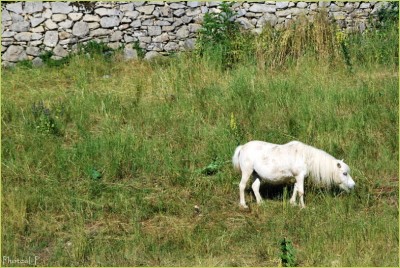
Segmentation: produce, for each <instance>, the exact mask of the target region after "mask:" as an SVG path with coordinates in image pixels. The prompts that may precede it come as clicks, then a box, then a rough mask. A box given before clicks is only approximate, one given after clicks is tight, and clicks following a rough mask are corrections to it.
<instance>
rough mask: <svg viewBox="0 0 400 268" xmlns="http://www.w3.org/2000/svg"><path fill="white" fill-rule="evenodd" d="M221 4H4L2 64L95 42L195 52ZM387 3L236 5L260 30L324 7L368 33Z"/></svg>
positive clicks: (240, 17)
mask: <svg viewBox="0 0 400 268" xmlns="http://www.w3.org/2000/svg"><path fill="white" fill-rule="evenodd" d="M220 4H221V2H195V1H187V2H186V1H185V2H169V1H142V2H138V1H136V2H86V3H85V2H10V3H7V2H2V6H1V7H2V18H1V19H2V28H1V32H2V34H1V36H2V39H1V44H2V47H1V53H2V65H6V66H7V65H13V64H14V63H15V62H18V61H21V60H32V61H33V63H34V64H35V65H40V64H41V59H40V58H39V55H40V54H41V53H43V52H45V51H52V52H53V58H55V59H60V58H62V57H65V56H67V55H68V54H69V53H70V52H71V51H73V50H74V49H76V47H77V44H78V43H85V42H88V41H90V40H94V41H97V42H104V43H107V44H108V46H110V47H111V48H114V49H115V48H118V47H120V46H121V45H124V47H125V57H126V58H127V59H130V58H134V57H137V53H136V51H135V50H133V48H132V45H133V44H134V43H135V42H137V44H139V45H140V47H141V48H143V49H144V50H145V51H146V56H145V57H146V58H151V57H154V56H157V55H160V54H167V53H170V52H175V51H181V50H190V49H193V48H194V45H195V42H196V32H197V31H198V30H199V29H200V28H201V24H202V21H203V17H204V15H205V14H206V13H207V12H221V10H220ZM386 4H387V3H385V2H339V1H337V2H274V1H265V2H236V3H235V4H234V5H233V9H234V10H235V11H236V13H237V16H236V18H235V20H236V21H237V22H238V23H240V25H241V26H242V27H243V28H244V29H248V30H251V31H254V32H260V31H261V29H262V27H263V26H264V25H266V24H270V25H272V26H273V27H275V28H283V27H285V26H286V25H287V24H288V23H289V22H290V21H291V20H294V19H296V18H297V17H298V16H300V15H302V14H303V15H305V16H307V17H309V18H310V19H312V17H313V16H314V15H315V14H316V12H318V11H319V10H320V9H325V10H326V11H328V14H329V16H330V17H331V18H332V19H333V20H335V21H336V22H337V23H338V25H339V26H340V27H342V28H343V29H346V30H349V31H352V30H360V31H363V30H364V29H365V28H366V27H368V18H369V17H370V16H371V15H372V16H373V15H374V14H376V13H377V11H378V10H379V9H380V8H382V6H384V5H386Z"/></svg>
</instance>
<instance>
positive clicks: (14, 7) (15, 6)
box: [6, 2, 22, 14]
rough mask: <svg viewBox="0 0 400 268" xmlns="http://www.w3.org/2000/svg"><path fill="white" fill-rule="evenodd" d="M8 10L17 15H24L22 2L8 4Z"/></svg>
mask: <svg viewBox="0 0 400 268" xmlns="http://www.w3.org/2000/svg"><path fill="white" fill-rule="evenodd" d="M6 9H7V10H9V11H12V12H14V13H16V14H22V2H17V3H12V4H7V5H6Z"/></svg>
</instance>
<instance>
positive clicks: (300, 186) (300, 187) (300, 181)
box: [295, 173, 306, 208]
mask: <svg viewBox="0 0 400 268" xmlns="http://www.w3.org/2000/svg"><path fill="white" fill-rule="evenodd" d="M296 187H297V194H298V195H299V200H300V207H301V208H305V207H306V206H305V205H304V173H301V174H299V175H297V176H296V185H295V188H296Z"/></svg>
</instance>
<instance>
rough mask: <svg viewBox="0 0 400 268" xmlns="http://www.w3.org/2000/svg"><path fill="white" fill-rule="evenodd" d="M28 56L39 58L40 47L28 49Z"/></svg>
mask: <svg viewBox="0 0 400 268" xmlns="http://www.w3.org/2000/svg"><path fill="white" fill-rule="evenodd" d="M26 54H28V55H30V56H39V55H40V48H38V47H27V48H26Z"/></svg>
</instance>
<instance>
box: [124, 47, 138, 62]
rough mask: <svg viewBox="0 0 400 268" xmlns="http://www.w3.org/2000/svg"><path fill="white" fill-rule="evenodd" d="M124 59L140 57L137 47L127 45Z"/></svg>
mask: <svg viewBox="0 0 400 268" xmlns="http://www.w3.org/2000/svg"><path fill="white" fill-rule="evenodd" d="M124 59H125V60H136V59H138V54H137V51H136V49H133V48H131V47H125V48H124Z"/></svg>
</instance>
